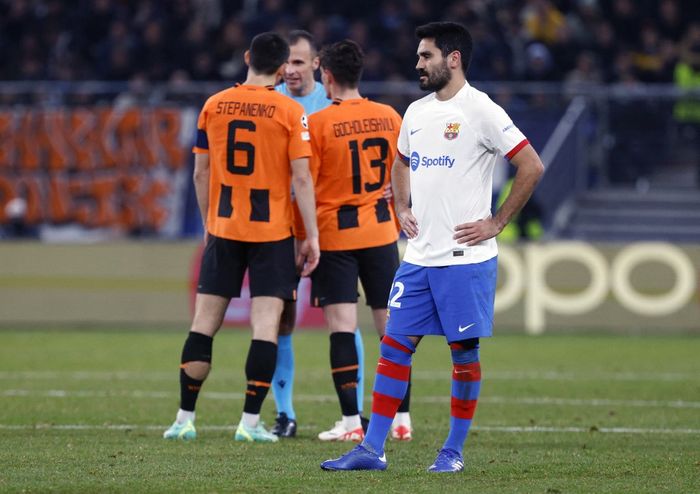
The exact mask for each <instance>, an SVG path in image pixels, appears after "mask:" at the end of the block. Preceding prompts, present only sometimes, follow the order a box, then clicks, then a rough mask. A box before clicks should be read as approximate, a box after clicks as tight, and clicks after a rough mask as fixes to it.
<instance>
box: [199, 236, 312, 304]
mask: <svg viewBox="0 0 700 494" xmlns="http://www.w3.org/2000/svg"><path fill="white" fill-rule="evenodd" d="M246 269H248V270H249V274H248V277H249V280H250V296H251V297H277V298H281V299H283V300H296V289H297V279H298V278H297V272H296V266H295V265H294V238H293V237H289V238H285V239H284V240H277V241H274V242H241V241H239V240H229V239H226V238H220V237H215V236H214V235H209V240H208V241H207V245H206V247H205V248H204V254H203V255H202V265H201V268H200V270H199V284H198V285H197V293H205V294H209V295H219V296H221V297H227V298H232V297H240V296H241V285H242V284H243V276H244V275H245V272H246Z"/></svg>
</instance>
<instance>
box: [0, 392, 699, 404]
mask: <svg viewBox="0 0 700 494" xmlns="http://www.w3.org/2000/svg"><path fill="white" fill-rule="evenodd" d="M0 396H4V397H43V398H112V397H114V398H116V397H118V398H122V397H129V398H146V399H165V398H167V399H175V398H176V397H177V393H175V392H168V391H145V390H123V391H120V390H110V391H85V390H76V391H73V390H65V389H48V390H31V389H8V390H4V391H0ZM202 396H204V397H205V399H213V400H242V399H243V398H244V395H243V393H225V392H216V391H205V392H203V393H202ZM294 399H295V400H296V401H302V402H315V403H326V402H333V401H335V400H336V399H337V397H336V396H335V395H325V394H318V395H309V394H300V395H295V396H294ZM411 401H413V402H416V403H449V402H450V397H449V396H447V395H446V396H412V397H411ZM479 402H480V403H495V404H499V405H544V406H547V405H553V406H580V407H633V408H636V407H641V408H648V407H655V408H700V401H685V400H671V401H662V400H610V399H605V398H590V399H586V398H553V397H548V396H516V397H510V396H484V397H482V398H480V399H479Z"/></svg>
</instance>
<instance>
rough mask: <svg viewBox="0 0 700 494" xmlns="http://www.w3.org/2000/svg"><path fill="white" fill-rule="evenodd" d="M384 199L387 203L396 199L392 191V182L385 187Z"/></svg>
mask: <svg viewBox="0 0 700 494" xmlns="http://www.w3.org/2000/svg"><path fill="white" fill-rule="evenodd" d="M382 198H383V199H384V200H385V201H386V202H389V201H391V200H392V199H393V198H394V191H393V190H392V189H391V182H388V183H387V184H386V185H385V186H384V191H383V192H382Z"/></svg>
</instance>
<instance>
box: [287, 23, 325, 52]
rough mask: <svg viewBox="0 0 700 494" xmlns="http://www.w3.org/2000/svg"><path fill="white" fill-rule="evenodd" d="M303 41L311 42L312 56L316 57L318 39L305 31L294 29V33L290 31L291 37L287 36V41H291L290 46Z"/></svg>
mask: <svg viewBox="0 0 700 494" xmlns="http://www.w3.org/2000/svg"><path fill="white" fill-rule="evenodd" d="M302 39H305V40H306V41H308V42H309V46H310V47H311V54H312V55H315V54H316V52H317V51H318V46H316V38H314V35H313V34H311V33H310V32H308V31H304V30H303V29H294V30H293V31H289V35H287V40H288V41H289V45H290V46H291V45H296V44H297V43H298V42H299V41H301V40H302Z"/></svg>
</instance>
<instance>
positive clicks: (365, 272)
mask: <svg viewBox="0 0 700 494" xmlns="http://www.w3.org/2000/svg"><path fill="white" fill-rule="evenodd" d="M398 267H399V249H398V246H397V244H396V242H392V243H390V244H388V245H382V246H379V247H369V248H367V249H355V250H336V251H333V250H324V251H321V260H320V261H319V263H318V267H317V268H316V269H315V270H314V272H313V273H311V280H312V285H311V305H313V306H314V307H324V306H326V305H329V304H341V303H356V302H357V298H358V295H359V294H358V293H357V280H358V278H359V280H360V282H361V283H362V288H363V289H364V291H365V298H366V300H367V305H369V306H370V307H372V308H373V309H382V308H386V306H387V302H388V300H389V292H390V291H391V284H392V283H393V281H394V273H395V272H396V269H397V268H398Z"/></svg>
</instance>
